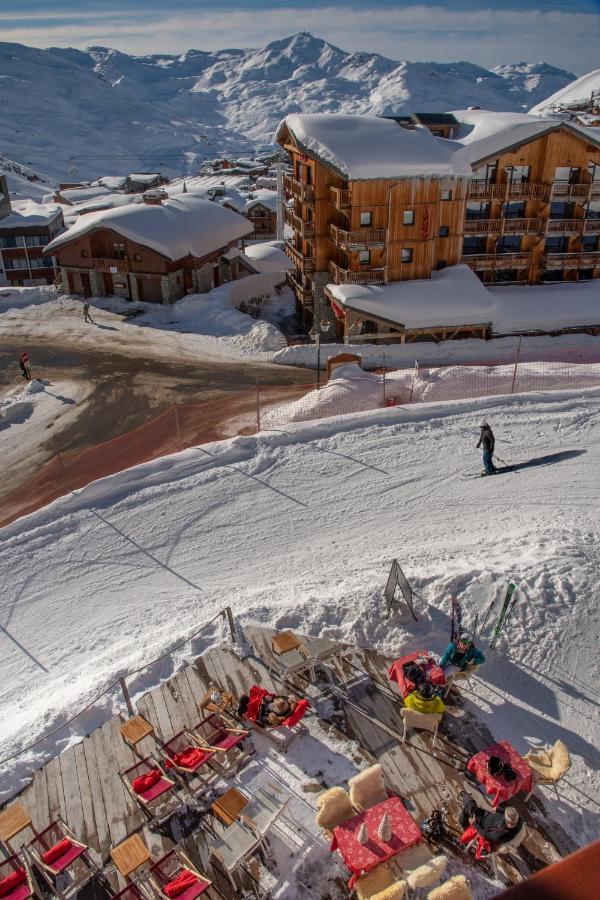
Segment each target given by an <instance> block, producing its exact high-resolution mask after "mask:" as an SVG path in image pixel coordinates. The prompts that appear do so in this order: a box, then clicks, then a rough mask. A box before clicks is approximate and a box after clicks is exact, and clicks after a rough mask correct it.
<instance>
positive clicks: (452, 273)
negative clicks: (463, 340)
mask: <svg viewBox="0 0 600 900" xmlns="http://www.w3.org/2000/svg"><path fill="white" fill-rule="evenodd" d="M327 287H328V290H329V291H330V293H331V295H332V296H333V297H334V298H335V300H336V302H337V303H339V304H340V305H341V306H343V307H347V308H348V309H352V310H355V311H356V312H360V313H364V314H366V315H371V316H374V317H375V318H379V319H383V320H387V321H388V322H392V323H394V324H398V325H403V326H404V327H405V328H406V329H407V330H408V329H411V328H427V327H432V326H444V325H449V326H453V325H479V324H487V323H490V324H491V326H492V331H493V332H494V333H496V334H504V333H508V332H518V331H551V330H554V329H561V328H575V327H577V326H587V325H600V284H599V283H598V280H596V279H592V280H590V281H583V282H579V283H577V284H546V285H506V286H502V287H500V286H496V287H493V288H489V289H488V288H487V287H486V286H485V285H484V284H483V283H482V282H481V281H480V279H479V278H478V277H477V275H475V273H474V272H473V271H472V270H471V269H470V268H469V267H468V266H466V265H463V264H461V265H457V266H449V267H448V268H446V269H442V270H441V271H440V272H433V273H432V275H431V278H427V279H420V280H415V281H412V280H411V281H393V282H391V283H390V284H387V285H383V286H379V285H357V284H329V285H328V286H327Z"/></svg>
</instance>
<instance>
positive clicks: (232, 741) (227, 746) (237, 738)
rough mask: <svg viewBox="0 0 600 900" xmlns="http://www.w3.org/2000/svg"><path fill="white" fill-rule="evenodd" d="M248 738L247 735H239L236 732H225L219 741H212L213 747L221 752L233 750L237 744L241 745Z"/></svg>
mask: <svg viewBox="0 0 600 900" xmlns="http://www.w3.org/2000/svg"><path fill="white" fill-rule="evenodd" d="M245 737H246V735H245V734H237V733H236V732H233V733H231V732H225V734H223V736H222V737H221V738H220V739H219V740H218V741H216V742H215V741H212V742H211V743H212V746H213V747H218V748H219V750H231V748H232V747H235V746H236V744H239V743H240V742H241V741H243V740H244V738H245Z"/></svg>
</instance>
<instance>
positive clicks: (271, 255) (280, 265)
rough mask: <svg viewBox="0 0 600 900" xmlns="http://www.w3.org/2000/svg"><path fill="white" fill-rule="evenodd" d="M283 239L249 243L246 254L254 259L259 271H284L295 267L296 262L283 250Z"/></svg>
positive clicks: (253, 261)
mask: <svg viewBox="0 0 600 900" xmlns="http://www.w3.org/2000/svg"><path fill="white" fill-rule="evenodd" d="M283 247H284V244H283V241H263V242H261V243H257V244H248V246H247V247H246V249H245V251H244V255H245V256H247V257H248V258H249V259H251V260H252V264H253V265H254V266H255V268H257V269H258V271H259V272H282V271H283V270H284V269H293V268H294V264H293V262H292V261H291V259H290V258H289V256H288V255H287V254H286V253H285V252H284V250H283Z"/></svg>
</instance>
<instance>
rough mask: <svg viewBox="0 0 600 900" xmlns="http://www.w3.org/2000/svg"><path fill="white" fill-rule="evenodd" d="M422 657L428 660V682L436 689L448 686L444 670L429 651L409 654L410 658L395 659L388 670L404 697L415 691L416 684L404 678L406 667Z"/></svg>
mask: <svg viewBox="0 0 600 900" xmlns="http://www.w3.org/2000/svg"><path fill="white" fill-rule="evenodd" d="M420 656H421V657H426V659H427V667H426V669H425V678H426V679H427V681H429V682H430V683H431V684H433V685H435V686H436V687H444V685H445V684H446V679H445V678H444V672H443V670H442V669H441V668H440V667H439V666H438V664H437V663H436V661H435V660H434V659H433V657H432V656H431V655H430V654H429V653H428V651H427V650H417V651H416V652H415V653H409V655H408V656H401V657H400V659H395V660H394V662H393V663H392V664H391V666H390V668H389V670H388V676H389V678H390V681H395V682H397V684H398V687H399V688H400V693H401V694H402V697H408V695H409V694H410V693H412V691H414V689H415V684H414V682H413V681H410V680H408V679H407V678H405V677H404V666H406V665H407V664H408V663H414V662H415V661H416V660H417V659H418V658H419V657H420Z"/></svg>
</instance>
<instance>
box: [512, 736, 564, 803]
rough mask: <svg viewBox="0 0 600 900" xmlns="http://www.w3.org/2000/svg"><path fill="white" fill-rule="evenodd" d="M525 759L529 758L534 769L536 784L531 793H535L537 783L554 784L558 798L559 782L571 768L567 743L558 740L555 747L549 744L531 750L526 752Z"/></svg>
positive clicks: (528, 760)
mask: <svg viewBox="0 0 600 900" xmlns="http://www.w3.org/2000/svg"><path fill="white" fill-rule="evenodd" d="M524 759H526V760H527V762H528V763H529V765H530V766H531V768H532V769H533V781H534V786H533V787H532V789H531V791H530V795H531V793H533V789H534V787H535V785H536V784H547V785H552V786H553V788H554V790H555V792H556V796H557V798H558V796H559V795H558V788H557V786H556V785H557V782H558V781H560V779H561V778H563V777H564V776H565V775H566V774H567V772H568V771H569V769H570V768H571V756H570V754H569V751H568V749H567V745H566V744H564V743H563V742H562V741H560V740H558V741H556V743H555V744H554V746H553V747H550V746H548V747H545V748H542V749H540V750H530V751H529V752H528V753H526V754H525V756H524ZM559 799H560V798H559Z"/></svg>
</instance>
